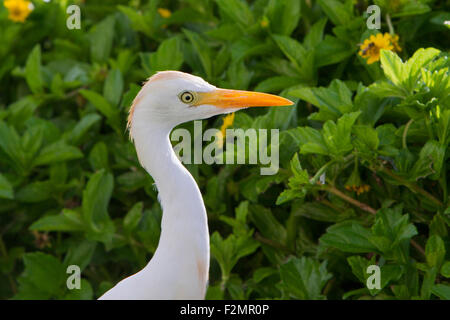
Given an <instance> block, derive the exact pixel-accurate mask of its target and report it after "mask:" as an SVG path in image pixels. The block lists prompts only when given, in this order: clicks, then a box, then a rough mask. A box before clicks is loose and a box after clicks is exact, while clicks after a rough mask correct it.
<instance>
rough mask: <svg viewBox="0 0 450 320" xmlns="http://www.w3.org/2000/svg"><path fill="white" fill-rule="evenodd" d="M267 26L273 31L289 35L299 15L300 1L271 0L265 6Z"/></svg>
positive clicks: (295, 25)
mask: <svg viewBox="0 0 450 320" xmlns="http://www.w3.org/2000/svg"><path fill="white" fill-rule="evenodd" d="M265 12H266V15H267V17H268V18H269V21H270V22H269V23H270V25H269V27H270V30H271V31H272V32H273V33H277V34H282V35H287V36H288V35H290V34H291V33H292V32H293V31H294V29H295V28H296V27H297V24H298V21H299V20H300V16H301V3H300V1H297V0H286V1H277V0H271V1H269V3H268V5H267V6H266V8H265Z"/></svg>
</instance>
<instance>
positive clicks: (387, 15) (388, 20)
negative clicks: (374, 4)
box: [386, 13, 395, 35]
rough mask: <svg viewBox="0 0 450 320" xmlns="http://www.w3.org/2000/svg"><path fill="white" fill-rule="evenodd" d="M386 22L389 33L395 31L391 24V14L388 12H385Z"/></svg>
mask: <svg viewBox="0 0 450 320" xmlns="http://www.w3.org/2000/svg"><path fill="white" fill-rule="evenodd" d="M386 22H387V25H388V28H389V33H390V34H391V35H393V34H394V33H395V32H394V27H393V26H392V21H391V16H390V15H389V13H387V14H386Z"/></svg>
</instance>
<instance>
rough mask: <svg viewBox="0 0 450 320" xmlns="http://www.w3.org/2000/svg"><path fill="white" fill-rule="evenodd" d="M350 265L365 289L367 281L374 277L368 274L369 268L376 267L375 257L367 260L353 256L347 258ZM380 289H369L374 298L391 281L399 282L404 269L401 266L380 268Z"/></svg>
mask: <svg viewBox="0 0 450 320" xmlns="http://www.w3.org/2000/svg"><path fill="white" fill-rule="evenodd" d="M347 261H348V264H349V265H350V267H351V268H352V272H353V274H354V275H355V276H356V277H357V278H358V279H359V281H361V283H362V284H363V286H364V287H367V279H368V278H369V277H370V276H371V275H372V274H371V273H367V267H369V266H370V265H376V263H375V257H372V259H371V260H367V259H365V258H363V257H360V256H351V257H348V258H347ZM380 276H381V277H380V289H369V292H370V294H371V295H372V296H375V295H377V294H378V293H380V292H381V291H382V290H383V289H384V288H385V287H386V286H387V285H388V284H389V283H390V282H391V281H397V280H399V279H400V277H401V276H402V268H401V267H400V266H399V265H383V266H380Z"/></svg>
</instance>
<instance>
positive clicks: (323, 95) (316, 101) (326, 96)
mask: <svg viewBox="0 0 450 320" xmlns="http://www.w3.org/2000/svg"><path fill="white" fill-rule="evenodd" d="M289 94H290V95H292V96H294V97H298V98H300V99H302V100H305V101H307V102H309V103H311V104H313V105H315V106H316V107H318V108H319V109H320V111H319V113H317V114H314V119H315V120H322V121H325V120H337V119H338V118H339V117H340V116H341V115H343V114H345V113H348V112H351V111H352V110H353V102H352V92H351V91H350V89H348V87H347V85H346V84H345V83H344V82H343V81H341V80H333V81H332V82H331V84H330V86H329V87H328V88H323V87H321V88H308V87H304V88H300V89H294V90H291V91H289Z"/></svg>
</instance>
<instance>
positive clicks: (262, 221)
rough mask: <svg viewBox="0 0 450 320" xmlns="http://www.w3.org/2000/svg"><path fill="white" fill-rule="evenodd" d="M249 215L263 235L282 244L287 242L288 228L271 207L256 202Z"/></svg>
mask: <svg viewBox="0 0 450 320" xmlns="http://www.w3.org/2000/svg"><path fill="white" fill-rule="evenodd" d="M249 217H250V220H251V221H252V222H253V223H254V224H255V225H256V228H257V230H258V231H259V232H261V234H262V235H263V236H265V237H267V238H268V239H271V240H274V241H277V242H279V243H281V244H284V243H285V242H286V238H287V233H286V229H285V228H284V227H283V225H282V224H281V223H280V222H278V220H277V219H276V218H275V217H274V216H273V214H272V212H271V211H270V210H269V209H267V208H264V207H263V206H260V205H256V204H255V205H251V206H250V216H249Z"/></svg>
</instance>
